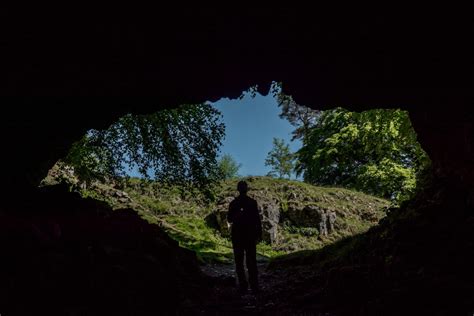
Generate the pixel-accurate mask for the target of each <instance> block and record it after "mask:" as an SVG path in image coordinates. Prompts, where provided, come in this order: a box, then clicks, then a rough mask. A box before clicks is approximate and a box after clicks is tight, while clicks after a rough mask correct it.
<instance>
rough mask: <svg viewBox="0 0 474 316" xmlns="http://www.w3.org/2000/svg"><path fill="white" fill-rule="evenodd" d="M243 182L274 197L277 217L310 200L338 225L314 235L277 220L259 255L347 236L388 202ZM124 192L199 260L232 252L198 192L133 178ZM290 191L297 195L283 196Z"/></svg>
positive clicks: (226, 191)
mask: <svg viewBox="0 0 474 316" xmlns="http://www.w3.org/2000/svg"><path fill="white" fill-rule="evenodd" d="M237 181H238V180H237V179H236V180H228V181H225V182H223V183H222V184H221V185H220V186H219V187H217V188H216V189H215V196H216V201H219V200H220V199H222V198H224V197H228V196H234V195H235V194H236V192H235V187H236V184H237ZM247 181H248V182H249V186H250V192H249V194H250V195H253V196H254V197H256V198H258V197H259V196H265V197H266V198H272V199H275V200H278V201H279V203H280V208H281V209H282V213H283V214H282V215H283V218H284V213H285V211H286V210H287V207H288V204H289V203H293V204H298V205H299V206H300V207H301V206H302V205H316V206H318V207H321V208H325V209H331V210H335V211H337V212H338V225H339V229H338V230H337V231H336V232H334V233H332V234H330V235H329V236H328V237H323V238H321V237H319V238H318V233H317V229H316V228H314V227H297V226H294V225H292V224H291V223H290V222H284V223H282V225H281V229H280V233H281V238H280V240H279V241H278V243H276V244H274V245H272V246H270V245H267V244H265V243H260V244H259V245H258V252H259V253H260V255H262V256H265V257H269V258H273V257H276V256H278V255H281V254H286V253H290V252H293V251H298V250H305V249H320V248H322V247H323V246H325V245H328V244H332V243H333V242H335V241H337V240H341V239H343V238H345V237H347V236H352V235H354V234H358V233H362V232H364V231H366V230H367V229H368V228H370V227H371V226H373V225H374V224H375V223H376V221H377V220H378V219H379V218H382V217H383V215H384V213H383V208H384V207H386V206H388V204H389V203H388V202H387V201H386V200H383V199H379V198H376V197H372V196H369V195H366V194H363V193H360V192H355V191H351V190H347V189H342V188H327V187H318V186H312V185H309V184H306V183H302V182H297V181H290V180H283V179H273V178H269V177H251V178H247ZM124 191H125V192H127V193H128V194H129V196H130V197H132V199H133V200H134V201H135V202H136V203H137V204H139V205H140V206H142V207H140V208H139V209H138V211H139V212H140V213H141V215H142V216H143V217H144V218H145V219H147V220H148V221H150V222H155V223H160V224H161V225H162V226H163V227H164V228H165V229H166V230H167V231H168V233H169V234H170V235H171V236H172V237H173V238H175V239H176V240H178V241H179V242H180V244H181V245H182V246H183V247H186V248H189V249H192V250H194V251H196V253H197V255H198V257H199V258H200V259H201V260H202V261H224V262H225V261H228V260H229V259H230V258H231V257H232V248H231V244H230V242H229V240H228V239H226V238H223V237H221V236H220V234H219V233H218V232H217V231H216V230H215V229H214V228H212V227H210V226H209V225H207V223H206V220H205V217H206V215H208V214H209V213H211V212H212V210H213V209H215V203H212V202H211V203H210V202H206V199H205V198H204V197H203V196H202V194H201V193H199V192H198V191H195V192H189V191H184V192H183V191H181V190H180V188H178V187H164V186H161V185H160V184H158V183H144V182H143V181H142V180H139V179H132V180H131V182H130V184H129V185H128V186H127V187H125V188H124ZM290 194H291V195H293V196H296V197H297V199H296V200H295V199H293V200H289V199H288V197H289V195H290ZM303 200H304V201H303ZM362 213H363V214H369V215H370V214H371V215H372V217H373V219H372V221H368V220H361V214H362ZM374 218H375V220H374Z"/></svg>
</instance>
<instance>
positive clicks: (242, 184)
mask: <svg viewBox="0 0 474 316" xmlns="http://www.w3.org/2000/svg"><path fill="white" fill-rule="evenodd" d="M237 191H239V192H240V194H247V191H248V185H247V182H245V181H239V183H237Z"/></svg>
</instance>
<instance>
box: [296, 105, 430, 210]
mask: <svg viewBox="0 0 474 316" xmlns="http://www.w3.org/2000/svg"><path fill="white" fill-rule="evenodd" d="M297 158H298V161H297V165H296V171H297V172H298V173H299V174H303V176H304V179H305V180H306V181H308V182H311V183H316V184H326V185H342V186H347V187H352V188H355V189H358V190H361V191H364V192H367V193H370V194H374V195H378V196H382V197H385V198H391V199H393V200H396V201H401V200H404V199H407V198H409V197H410V196H411V195H412V194H413V192H414V191H415V189H416V179H417V176H418V175H419V174H420V173H421V172H422V170H423V169H424V168H425V167H426V165H427V164H428V157H427V156H426V154H425V152H424V151H423V150H422V148H421V147H420V145H419V143H418V142H417V141H416V134H415V132H414V131H413V128H412V126H411V123H410V120H409V117H408V114H407V113H406V112H404V111H401V110H371V111H366V112H361V113H356V112H349V111H347V110H344V109H341V108H338V109H334V110H330V111H324V112H321V114H320V117H319V119H318V121H317V123H316V124H315V125H314V126H313V127H312V128H311V130H310V132H309V133H308V134H307V136H306V137H305V138H304V139H303V147H302V148H301V149H300V150H299V151H298V152H297Z"/></svg>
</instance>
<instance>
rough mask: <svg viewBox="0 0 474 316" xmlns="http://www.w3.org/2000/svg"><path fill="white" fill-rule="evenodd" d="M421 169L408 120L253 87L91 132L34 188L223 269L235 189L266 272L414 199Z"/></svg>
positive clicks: (422, 159)
mask: <svg viewBox="0 0 474 316" xmlns="http://www.w3.org/2000/svg"><path fill="white" fill-rule="evenodd" d="M262 135H263V136H262ZM235 157H237V158H235ZM247 164H248V165H250V164H251V166H247ZM285 164H286V165H285ZM243 165H244V167H247V168H244V169H243V168H242V167H243ZM429 167H430V160H429V158H428V155H427V154H426V153H425V151H424V150H423V149H422V148H421V145H420V144H419V143H418V141H417V137H416V133H415V131H414V130H413V127H412V125H411V122H410V118H409V115H408V112H407V111H403V110H400V109H387V110H384V109H372V110H367V111H362V112H352V111H349V110H346V109H344V108H333V109H327V110H324V111H320V110H314V109H312V108H309V107H306V106H303V105H299V104H297V103H296V102H295V101H294V100H293V98H292V97H291V96H289V95H285V94H284V93H282V90H281V85H279V84H276V83H275V82H274V83H273V84H272V85H271V88H270V91H269V92H268V93H267V94H266V95H262V94H260V93H259V92H258V91H257V88H256V87H254V88H250V89H248V90H246V91H244V92H242V95H241V96H240V97H239V98H237V99H229V98H222V99H220V100H218V101H216V102H205V103H202V104H194V105H182V106H179V107H177V108H174V109H166V110H160V111H158V112H154V113H151V114H145V115H133V114H126V115H124V116H122V117H121V118H119V119H118V120H117V121H116V122H115V123H113V124H112V125H110V126H109V127H108V128H106V129H104V130H89V131H88V132H87V133H86V135H84V136H83V137H82V138H81V139H80V140H78V141H76V142H75V143H74V144H73V145H72V146H71V148H70V149H69V151H68V154H67V155H66V156H65V157H64V158H62V159H60V160H59V161H58V162H57V163H56V164H55V165H54V166H53V167H52V168H51V169H50V170H49V172H48V175H47V176H46V178H45V179H43V181H42V183H41V186H49V185H56V184H63V185H66V186H68V188H69V190H72V191H75V192H77V193H79V194H80V195H81V196H82V197H83V198H92V199H97V200H100V201H104V202H105V203H107V204H109V205H110V206H111V207H112V208H113V209H133V210H135V211H136V212H137V213H138V214H139V215H140V217H141V218H143V219H144V220H146V221H147V222H148V223H150V224H153V225H158V226H160V227H161V228H163V229H164V230H165V231H166V232H167V233H168V235H170V236H171V237H172V238H173V239H174V240H176V241H177V242H179V244H180V246H182V247H184V248H186V249H189V250H191V251H194V252H195V253H196V255H197V258H198V260H199V262H200V263H201V264H213V263H222V264H231V263H232V262H233V253H232V243H231V242H230V227H231V225H230V224H229V223H228V222H227V217H226V216H227V211H228V205H229V203H230V202H231V201H232V199H233V198H235V197H236V195H237V191H236V187H237V183H238V181H239V180H245V181H247V182H248V183H249V186H250V192H249V195H250V196H251V197H253V198H254V199H256V201H257V202H258V205H259V211H260V217H261V220H262V225H263V236H262V241H261V242H260V243H258V245H257V253H258V255H259V257H260V259H261V261H262V262H265V263H267V262H268V260H272V259H274V258H277V257H281V256H285V255H288V254H291V253H294V252H302V251H314V250H319V249H322V248H323V247H325V246H329V245H332V244H334V243H336V242H338V241H341V240H344V239H348V238H350V237H352V236H355V235H359V234H362V233H364V232H366V231H367V230H368V229H369V228H371V227H373V226H376V225H377V224H378V223H379V221H380V220H382V219H383V218H384V217H385V216H386V215H387V213H388V212H390V211H393V210H395V209H398V208H400V206H401V205H402V204H403V203H407V202H408V201H409V200H410V199H411V198H412V197H413V196H414V195H415V194H416V192H419V191H420V190H421V188H422V186H423V184H424V183H425V182H426V181H427V180H426V176H427V173H428V171H429ZM242 169H243V170H242Z"/></svg>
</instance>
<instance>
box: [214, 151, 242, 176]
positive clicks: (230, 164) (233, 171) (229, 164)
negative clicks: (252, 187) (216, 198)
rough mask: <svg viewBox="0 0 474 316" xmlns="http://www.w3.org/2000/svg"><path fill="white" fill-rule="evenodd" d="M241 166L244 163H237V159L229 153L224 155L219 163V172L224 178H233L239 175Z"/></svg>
mask: <svg viewBox="0 0 474 316" xmlns="http://www.w3.org/2000/svg"><path fill="white" fill-rule="evenodd" d="M241 166H242V165H241V164H239V163H237V162H236V161H235V159H234V158H233V157H232V156H231V155H229V154H225V155H223V156H222V158H221V159H220V160H219V163H218V167H219V172H220V173H221V175H222V177H223V178H224V179H232V178H236V177H238V173H239V169H240V167H241Z"/></svg>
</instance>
